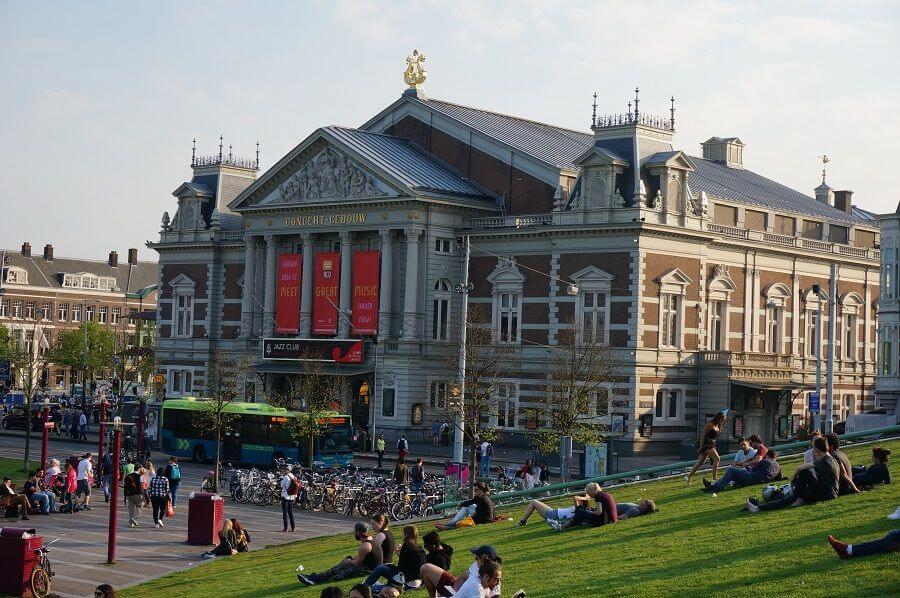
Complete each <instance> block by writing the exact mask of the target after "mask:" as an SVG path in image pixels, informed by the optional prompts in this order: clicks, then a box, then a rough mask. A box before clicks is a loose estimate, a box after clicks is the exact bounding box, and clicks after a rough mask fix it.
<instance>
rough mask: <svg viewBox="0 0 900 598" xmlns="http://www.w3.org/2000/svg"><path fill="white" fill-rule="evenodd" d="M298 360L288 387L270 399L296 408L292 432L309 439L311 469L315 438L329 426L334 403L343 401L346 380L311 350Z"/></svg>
mask: <svg viewBox="0 0 900 598" xmlns="http://www.w3.org/2000/svg"><path fill="white" fill-rule="evenodd" d="M298 364H299V372H298V374H297V375H296V376H295V377H293V378H292V379H291V383H290V385H289V388H288V389H287V390H285V391H283V392H274V393H272V394H271V395H270V396H269V402H270V403H272V404H273V405H277V406H279V407H285V408H287V409H290V410H293V411H296V412H297V414H296V415H295V416H294V418H293V419H292V420H291V422H290V426H291V434H292V436H293V437H294V438H297V439H299V440H304V441H306V447H307V453H308V454H307V463H306V466H307V467H309V468H310V469H312V466H313V458H314V454H315V447H316V438H317V437H319V436H321V435H322V434H324V433H325V432H326V431H327V430H328V428H329V423H328V420H329V418H330V417H331V416H333V415H336V411H335V409H334V408H333V405H335V404H337V405H339V404H340V402H341V398H342V397H343V396H344V395H345V394H346V392H347V382H346V380H345V378H344V377H343V376H340V375H328V374H326V373H325V364H324V362H322V361H318V360H317V357H316V356H314V355H310V354H309V353H306V352H305V353H303V354H302V355H301V356H300V358H299V361H298Z"/></svg>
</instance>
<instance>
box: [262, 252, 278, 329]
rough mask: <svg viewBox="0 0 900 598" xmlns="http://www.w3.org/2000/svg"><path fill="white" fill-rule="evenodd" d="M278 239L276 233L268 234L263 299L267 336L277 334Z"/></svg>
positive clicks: (264, 325)
mask: <svg viewBox="0 0 900 598" xmlns="http://www.w3.org/2000/svg"><path fill="white" fill-rule="evenodd" d="M277 243H278V240H277V238H276V237H275V235H266V278H265V283H264V284H265V286H264V287H263V288H264V290H265V300H264V301H263V312H264V313H263V327H262V329H263V333H264V335H265V336H272V335H273V334H275V246H276V245H277Z"/></svg>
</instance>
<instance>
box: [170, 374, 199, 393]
mask: <svg viewBox="0 0 900 598" xmlns="http://www.w3.org/2000/svg"><path fill="white" fill-rule="evenodd" d="M169 381H170V384H171V386H170V387H169V393H170V394H171V395H172V396H189V395H190V394H191V393H192V392H193V390H194V372H193V370H169Z"/></svg>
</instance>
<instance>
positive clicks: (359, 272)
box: [350, 251, 381, 334]
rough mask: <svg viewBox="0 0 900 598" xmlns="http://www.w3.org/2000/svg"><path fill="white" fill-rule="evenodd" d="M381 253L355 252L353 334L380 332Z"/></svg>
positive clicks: (351, 319)
mask: <svg viewBox="0 0 900 598" xmlns="http://www.w3.org/2000/svg"><path fill="white" fill-rule="evenodd" d="M380 266H381V253H380V252H378V251H357V252H356V253H354V254H353V302H352V309H353V311H352V314H353V316H352V317H351V318H350V322H351V323H352V325H353V334H377V333H378V288H379V287H378V283H379V280H380V272H381V269H380Z"/></svg>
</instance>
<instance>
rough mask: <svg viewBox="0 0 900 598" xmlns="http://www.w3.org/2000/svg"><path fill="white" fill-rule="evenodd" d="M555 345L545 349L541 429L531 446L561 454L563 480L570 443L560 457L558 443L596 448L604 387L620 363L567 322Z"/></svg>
mask: <svg viewBox="0 0 900 598" xmlns="http://www.w3.org/2000/svg"><path fill="white" fill-rule="evenodd" d="M557 338H558V345H556V346H555V347H553V348H551V349H548V350H550V351H552V352H553V356H552V358H551V359H550V365H549V370H548V373H547V382H546V384H545V386H544V392H543V393H542V394H541V396H540V397H539V398H538V399H537V403H538V404H539V407H538V417H539V419H540V420H541V422H542V427H541V428H540V430H539V431H538V433H537V435H536V437H535V444H536V445H537V446H538V448H539V449H540V450H541V451H543V452H554V451H557V450H559V451H560V464H561V465H562V471H563V474H564V477H568V476H567V474H568V472H569V471H571V452H570V451H571V444H569V443H566V444H567V445H568V448H567V454H564V453H563V442H562V441H563V440H564V439H572V440H574V441H577V442H580V443H582V444H597V443H599V442H601V440H602V439H603V434H604V432H606V430H607V423H606V421H607V416H608V414H609V398H608V397H609V386H610V383H612V382H613V381H614V380H615V379H616V375H617V372H619V369H620V366H621V362H620V360H619V359H618V357H617V355H616V352H615V350H614V349H613V348H611V347H610V346H609V345H608V344H607V343H604V342H591V340H589V339H586V338H584V337H583V335H582V330H581V326H579V325H578V324H577V323H572V324H570V325H569V326H568V327H566V328H563V329H561V330H560V331H559V334H558V336H557Z"/></svg>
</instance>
